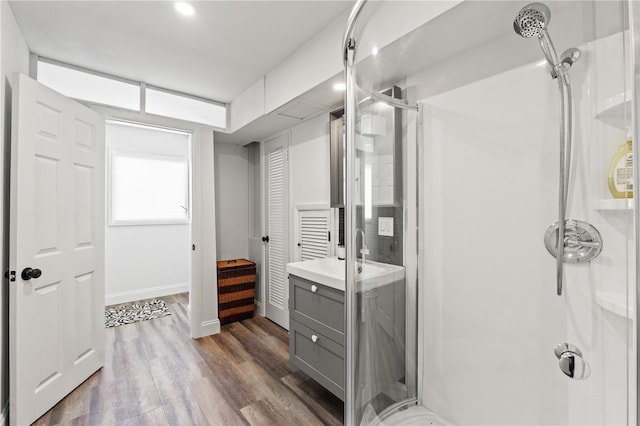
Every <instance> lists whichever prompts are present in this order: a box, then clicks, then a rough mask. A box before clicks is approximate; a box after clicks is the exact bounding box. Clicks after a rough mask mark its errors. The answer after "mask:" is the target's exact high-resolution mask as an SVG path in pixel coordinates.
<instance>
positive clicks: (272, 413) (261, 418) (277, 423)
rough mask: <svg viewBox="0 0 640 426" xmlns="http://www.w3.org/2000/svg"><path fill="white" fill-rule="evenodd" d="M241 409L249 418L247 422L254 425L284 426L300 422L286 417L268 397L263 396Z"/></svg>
mask: <svg viewBox="0 0 640 426" xmlns="http://www.w3.org/2000/svg"><path fill="white" fill-rule="evenodd" d="M240 411H241V412H242V415H243V416H244V417H245V419H247V422H249V424H250V425H252V426H283V425H294V424H300V423H294V422H292V421H291V419H287V418H286V417H284V416H283V415H282V414H281V413H280V412H278V410H277V409H276V408H275V407H274V406H273V404H272V403H271V402H270V401H269V399H268V398H263V399H261V400H260V401H256V402H254V403H253V404H251V405H248V406H246V407H243V408H242V409H241V410H240Z"/></svg>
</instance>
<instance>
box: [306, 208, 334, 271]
mask: <svg viewBox="0 0 640 426" xmlns="http://www.w3.org/2000/svg"><path fill="white" fill-rule="evenodd" d="M329 220H330V211H329V210H302V211H300V212H299V214H298V260H312V259H320V258H323V257H327V256H329V255H330V252H329V241H330V238H329V229H330V227H329Z"/></svg>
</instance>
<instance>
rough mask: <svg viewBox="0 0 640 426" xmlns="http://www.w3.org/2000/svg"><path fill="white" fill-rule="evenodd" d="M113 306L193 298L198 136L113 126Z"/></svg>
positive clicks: (109, 142)
mask: <svg viewBox="0 0 640 426" xmlns="http://www.w3.org/2000/svg"><path fill="white" fill-rule="evenodd" d="M105 133H106V135H105V136H106V137H105V139H106V147H107V148H106V159H107V161H106V169H107V172H106V179H107V188H106V206H107V215H106V217H107V221H106V230H105V242H106V250H105V258H106V268H105V271H106V277H105V278H106V280H105V294H106V296H105V304H106V305H113V304H120V303H126V302H132V301H138V300H142V299H149V298H154V297H162V296H166V295H172V294H178V293H184V292H189V291H190V287H191V285H190V283H191V270H192V268H191V266H192V265H191V251H192V250H191V247H192V246H191V244H192V243H191V240H192V238H191V235H192V231H191V227H192V225H191V199H192V197H191V187H192V185H191V169H192V167H191V152H192V134H191V133H189V132H184V131H179V130H173V129H167V128H162V127H156V126H150V125H144V124H138V123H131V122H125V121H114V120H108V121H107V122H106V129H105Z"/></svg>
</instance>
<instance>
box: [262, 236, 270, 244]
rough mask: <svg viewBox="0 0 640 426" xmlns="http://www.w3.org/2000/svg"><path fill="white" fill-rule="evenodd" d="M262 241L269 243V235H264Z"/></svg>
mask: <svg viewBox="0 0 640 426" xmlns="http://www.w3.org/2000/svg"><path fill="white" fill-rule="evenodd" d="M262 242H263V243H268V242H269V236H268V235H267V236H265V237H262Z"/></svg>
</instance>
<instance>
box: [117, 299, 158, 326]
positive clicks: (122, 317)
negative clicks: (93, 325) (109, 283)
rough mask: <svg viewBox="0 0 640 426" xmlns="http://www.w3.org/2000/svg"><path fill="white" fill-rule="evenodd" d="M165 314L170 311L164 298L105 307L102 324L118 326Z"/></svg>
mask: <svg viewBox="0 0 640 426" xmlns="http://www.w3.org/2000/svg"><path fill="white" fill-rule="evenodd" d="M167 315H171V311H169V308H168V307H167V305H166V303H164V300H162V299H156V300H150V301H148V302H145V303H134V304H132V305H122V306H117V307H110V308H106V309H105V310H104V325H105V328H109V327H119V326H121V325H125V324H132V323H134V322H138V321H146V320H150V319H154V318H160V317H165V316H167Z"/></svg>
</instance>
